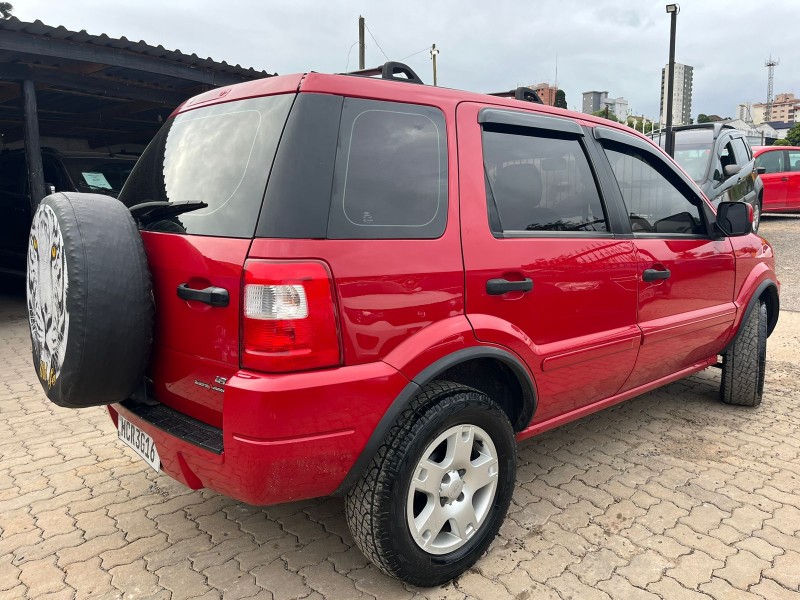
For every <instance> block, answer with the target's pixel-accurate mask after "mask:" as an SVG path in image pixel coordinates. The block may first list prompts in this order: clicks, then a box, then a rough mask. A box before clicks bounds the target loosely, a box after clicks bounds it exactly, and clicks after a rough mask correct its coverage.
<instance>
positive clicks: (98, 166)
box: [63, 157, 136, 194]
mask: <svg viewBox="0 0 800 600" xmlns="http://www.w3.org/2000/svg"><path fill="white" fill-rule="evenodd" d="M63 162H64V167H65V168H66V169H67V172H68V173H69V176H70V179H72V183H73V184H74V185H75V187H76V188H77V190H78V191H81V192H97V193H100V194H107V193H109V192H119V191H120V190H121V189H122V186H123V185H125V181H126V180H127V179H128V176H129V175H130V174H131V171H133V167H134V165H135V164H136V161H135V160H134V159H131V160H125V159H109V158H91V157H89V158H85V157H81V158H77V157H64V159H63Z"/></svg>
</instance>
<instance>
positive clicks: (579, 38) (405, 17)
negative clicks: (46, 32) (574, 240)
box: [12, 0, 800, 117]
mask: <svg viewBox="0 0 800 600" xmlns="http://www.w3.org/2000/svg"><path fill="white" fill-rule="evenodd" d="M12 3H13V4H14V9H15V10H14V14H15V16H17V17H19V18H20V19H22V20H25V21H32V20H35V19H40V20H42V21H44V22H45V23H46V24H48V25H54V26H55V25H63V26H65V27H67V28H68V29H72V30H81V29H86V30H87V31H88V32H89V33H92V34H100V33H106V34H108V35H109V36H111V37H121V36H125V37H127V38H129V39H134V40H139V39H142V40H144V41H146V42H147V43H149V44H152V45H159V44H160V45H162V46H164V47H166V48H168V49H179V50H181V51H183V52H185V53H187V54H192V53H194V54H197V55H199V56H202V57H206V56H209V57H211V58H213V59H215V60H220V61H222V60H225V61H227V62H232V63H239V64H241V65H242V66H247V67H250V66H252V67H255V68H257V69H264V70H267V71H269V72H278V73H281V74H283V73H293V72H301V71H308V70H315V71H321V72H341V71H344V70H345V69H346V68H348V66H349V68H350V70H353V69H354V68H356V67H357V66H358V48H357V46H356V45H354V43H355V42H357V40H358V27H357V21H358V16H359V14H361V15H363V16H364V17H365V19H366V23H367V27H368V28H369V30H370V31H371V33H372V35H374V40H373V38H372V37H371V35H370V33H369V32H368V33H367V61H366V62H367V66H375V65H378V64H380V63H382V62H384V61H385V60H386V58H385V57H384V54H383V53H384V52H385V53H386V55H387V56H388V57H389V58H390V59H392V60H400V59H404V58H405V62H407V63H408V64H409V65H411V67H412V68H413V69H414V70H416V71H417V73H418V74H419V75H420V76H421V77H422V79H423V80H424V81H426V82H431V81H432V74H431V60H430V56H429V53H428V51H427V50H425V51H424V52H421V53H419V54H416V55H414V56H411V57H408V55H412V54H414V53H416V52H418V51H420V50H423V49H426V48H429V47H430V45H431V43H435V44H436V46H437V48H440V49H441V53H440V54H439V57H438V63H439V84H440V85H443V86H447V87H453V88H460V89H467V90H473V91H500V90H504V89H510V88H512V87H515V86H516V85H518V84H519V85H525V84H532V83H538V82H542V81H548V82H551V83H552V82H553V81H554V80H555V78H556V56H557V57H558V61H557V62H558V86H559V87H560V88H562V89H564V90H565V92H566V95H567V103H568V104H569V107H570V108H576V109H578V110H580V106H581V93H582V92H584V91H587V90H608V91H609V93H610V95H611V96H624V97H625V98H627V99H628V101H629V103H630V109H631V110H632V111H633V112H634V113H636V114H642V113H644V114H645V115H648V116H650V117H657V116H658V110H659V94H660V85H661V68H662V67H663V66H664V65H665V64H666V62H667V59H668V54H669V17H668V15H667V14H666V12H665V9H664V7H665V5H666V2H664V1H658V2H655V1H652V0H593V1H586V0H584V1H580V0H535V1H533V0H527V1H523V0H518V1H516V2H513V1H511V0H490V1H488V2H477V1H466V0H460V1H454V0H438V1H433V0H403V1H401V2H391V3H390V2H376V1H374V0H373V1H372V2H369V1H364V2H361V3H358V2H354V1H344V0H324V1H323V0H318V1H316V2H313V1H310V0H283V1H280V2H277V1H274V0H261V1H260V2H257V1H252V0H250V1H248V0H215V1H214V2H211V1H210V0H192V1H191V2H189V1H186V0H172V1H166V0H128V1H126V2H124V3H123V2H120V1H119V0H69V2H65V1H64V0H12ZM799 17H800V2H798V0H770V1H769V2H768V3H767V2H759V1H752V0H728V1H726V2H722V1H719V0H684V1H683V2H681V12H680V15H679V16H678V35H677V50H676V61H677V62H681V63H684V64H688V65H692V66H693V67H694V98H693V103H692V116H693V117H696V116H697V114H698V113H701V112H702V113H707V114H718V115H721V116H733V115H734V112H735V109H736V105H737V104H738V103H739V102H744V101H750V102H763V101H764V100H765V99H766V93H767V69H766V68H765V67H764V59H766V58H767V57H769V56H770V54H771V55H772V56H773V57H779V58H780V60H781V64H780V66H778V67H777V68H776V70H775V93H776V94H777V93H780V92H784V91H789V92H795V93H797V94H798V95H800V68H798V65H800V43H798V35H797V25H798V20H799V19H798V18H799ZM406 57H408V58H406ZM348 60H349V64H348Z"/></svg>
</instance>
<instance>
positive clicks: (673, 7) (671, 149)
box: [665, 4, 681, 157]
mask: <svg viewBox="0 0 800 600" xmlns="http://www.w3.org/2000/svg"><path fill="white" fill-rule="evenodd" d="M680 11H681V7H680V6H678V5H677V4H667V12H668V13H669V15H670V17H671V19H670V26H669V76H668V78H667V143H666V148H665V150H666V151H667V154H669V155H670V156H672V157H674V156H675V138H674V137H673V135H672V96H673V94H674V91H673V90H674V85H675V30H676V27H677V24H678V13H679V12H680Z"/></svg>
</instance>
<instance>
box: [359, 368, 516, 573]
mask: <svg viewBox="0 0 800 600" xmlns="http://www.w3.org/2000/svg"><path fill="white" fill-rule="evenodd" d="M515 474H516V442H515V440H514V432H513V430H512V428H511V424H510V423H509V420H508V417H507V416H506V414H505V412H503V410H502V409H501V408H500V407H499V406H498V405H497V404H495V403H494V402H493V401H492V400H491V399H489V397H487V396H486V395H484V394H482V393H481V392H479V391H477V390H475V389H472V388H469V387H465V386H462V385H458V384H455V383H451V382H433V383H431V384H428V385H427V386H425V387H424V388H423V390H422V392H421V393H420V394H419V395H418V396H417V397H416V398H415V399H414V401H413V402H412V403H411V404H410V405H409V406H408V407H407V408H406V409H405V410H404V411H403V413H402V414H401V416H400V417H399V418H398V420H397V421H396V422H395V424H394V426H393V427H392V428H391V430H390V431H389V433H388V435H387V436H386V439H385V441H384V442H383V444H382V445H381V446H380V447H379V448H378V451H377V452H376V454H375V457H374V458H373V460H372V462H371V463H370V465H369V466H368V467H367V470H366V471H365V473H364V474H363V475H362V477H361V479H360V480H359V481H358V482H357V483H356V485H355V486H354V487H353V489H352V490H350V492H349V493H348V495H347V500H346V515H347V524H348V526H349V528H350V532H351V533H352V535H353V538H354V539H355V542H356V545H357V546H358V548H359V549H360V550H361V551H362V552H363V553H364V554H365V555H366V556H367V558H369V559H370V560H371V561H372V562H373V563H374V564H375V565H376V566H377V567H378V568H379V569H380V570H381V571H383V572H384V573H386V574H387V575H390V576H391V577H396V578H397V579H400V580H402V581H405V582H407V583H410V584H412V585H418V586H423V587H430V586H435V585H440V584H443V583H445V582H447V581H450V580H451V579H453V578H454V577H457V576H458V575H460V574H461V573H463V572H464V571H466V570H467V569H468V568H469V567H471V566H472V565H473V564H474V563H475V561H477V560H478V558H480V556H481V554H483V552H484V551H485V550H486V548H488V546H489V544H490V543H491V542H492V540H493V539H494V537H495V536H496V535H497V531H498V530H499V529H500V525H501V524H502V522H503V519H504V518H505V515H506V512H507V511H508V506H509V503H510V502H511V494H512V492H513V491H514V480H515Z"/></svg>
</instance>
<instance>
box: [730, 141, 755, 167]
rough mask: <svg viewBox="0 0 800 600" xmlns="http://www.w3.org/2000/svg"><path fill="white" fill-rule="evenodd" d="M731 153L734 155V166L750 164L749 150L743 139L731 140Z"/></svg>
mask: <svg viewBox="0 0 800 600" xmlns="http://www.w3.org/2000/svg"><path fill="white" fill-rule="evenodd" d="M733 151H734V152H735V153H736V164H737V165H741V166H744V165H746V164H747V163H748V162H750V158H751V157H750V149H749V148H748V146H747V142H745V141H744V138H733Z"/></svg>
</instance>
